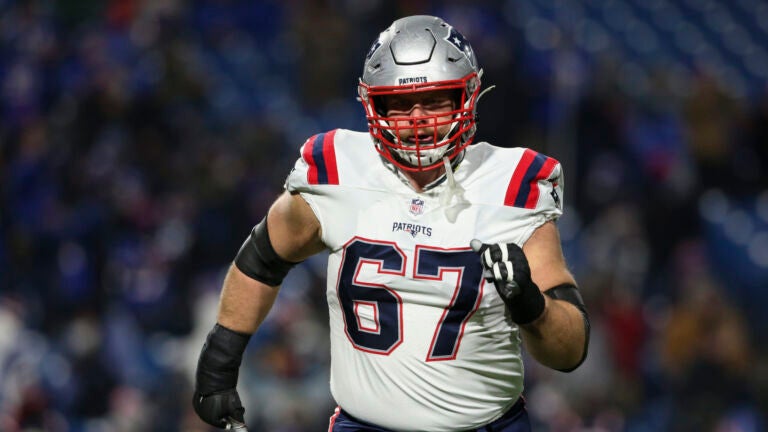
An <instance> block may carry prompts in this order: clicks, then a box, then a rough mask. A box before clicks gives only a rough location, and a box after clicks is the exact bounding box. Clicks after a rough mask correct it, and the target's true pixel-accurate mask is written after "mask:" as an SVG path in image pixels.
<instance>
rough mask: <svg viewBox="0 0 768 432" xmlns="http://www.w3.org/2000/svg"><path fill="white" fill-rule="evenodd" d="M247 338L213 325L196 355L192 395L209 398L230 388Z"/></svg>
mask: <svg viewBox="0 0 768 432" xmlns="http://www.w3.org/2000/svg"><path fill="white" fill-rule="evenodd" d="M250 338H251V336H250V335H248V334H243V333H239V332H236V331H233V330H230V329H228V328H226V327H224V326H222V325H220V324H218V323H217V324H216V325H215V326H214V327H213V329H212V330H211V331H210V332H209V333H208V337H207V338H206V341H205V345H203V349H202V351H201V352H200V358H199V360H198V363H197V372H196V374H195V392H196V393H199V394H201V395H209V394H213V393H216V392H221V391H226V390H229V389H234V388H235V387H236V386H237V380H238V375H239V370H240V363H241V362H242V357H243V353H244V352H245V348H246V346H247V345H248V341H249V340H250Z"/></svg>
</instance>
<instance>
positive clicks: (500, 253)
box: [469, 239, 545, 324]
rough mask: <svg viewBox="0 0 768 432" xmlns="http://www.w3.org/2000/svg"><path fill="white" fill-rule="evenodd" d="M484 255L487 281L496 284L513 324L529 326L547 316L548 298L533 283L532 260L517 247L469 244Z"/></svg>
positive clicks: (473, 241)
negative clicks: (546, 300) (544, 313)
mask: <svg viewBox="0 0 768 432" xmlns="http://www.w3.org/2000/svg"><path fill="white" fill-rule="evenodd" d="M469 245H470V246H471V247H472V250H474V251H475V252H477V253H479V254H480V262H481V263H482V265H483V269H484V276H485V279H486V280H487V281H489V282H493V285H494V286H495V287H496V291H498V293H499V296H500V297H501V299H502V300H504V303H505V304H506V305H507V309H509V313H510V316H511V318H512V321H514V322H515V323H517V324H528V323H530V322H532V321H534V320H536V318H538V317H540V316H541V314H542V312H544V306H545V300H544V295H543V294H542V293H541V290H539V287H538V286H537V285H536V283H534V282H533V280H532V279H531V269H530V267H529V266H528V258H526V257H525V254H524V253H523V250H522V249H521V248H520V246H518V245H516V244H514V243H495V244H485V243H483V242H481V241H480V240H477V239H474V240H472V241H471V242H470V244H469Z"/></svg>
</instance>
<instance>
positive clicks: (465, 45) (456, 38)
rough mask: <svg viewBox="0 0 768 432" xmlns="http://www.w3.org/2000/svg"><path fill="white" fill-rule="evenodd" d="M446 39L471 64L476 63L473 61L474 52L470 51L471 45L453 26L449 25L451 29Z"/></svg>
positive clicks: (474, 64)
mask: <svg viewBox="0 0 768 432" xmlns="http://www.w3.org/2000/svg"><path fill="white" fill-rule="evenodd" d="M446 40H447V41H448V42H450V43H451V44H453V46H455V47H456V48H457V49H458V50H459V51H461V52H462V53H464V55H465V56H467V59H468V60H469V63H470V64H472V66H476V65H477V64H476V63H475V52H474V51H472V46H470V45H469V42H468V41H467V39H465V38H464V35H462V34H461V33H459V32H457V31H456V29H455V28H453V27H451V31H450V32H449V33H448V37H447V38H446Z"/></svg>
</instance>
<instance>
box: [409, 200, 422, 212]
mask: <svg viewBox="0 0 768 432" xmlns="http://www.w3.org/2000/svg"><path fill="white" fill-rule="evenodd" d="M410 212H411V214H412V215H414V216H418V215H420V214H422V213H424V200H423V199H419V198H414V199H412V200H411V208H410Z"/></svg>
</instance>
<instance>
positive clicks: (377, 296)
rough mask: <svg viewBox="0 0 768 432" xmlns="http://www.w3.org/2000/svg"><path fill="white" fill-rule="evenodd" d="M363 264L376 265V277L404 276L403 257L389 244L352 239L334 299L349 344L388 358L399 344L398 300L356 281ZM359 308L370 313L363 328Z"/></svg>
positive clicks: (385, 290)
mask: <svg viewBox="0 0 768 432" xmlns="http://www.w3.org/2000/svg"><path fill="white" fill-rule="evenodd" d="M366 263H367V264H374V265H377V266H378V273H388V274H395V275H400V276H404V275H405V255H404V254H403V253H402V252H401V251H400V250H399V249H398V248H397V246H395V245H394V244H393V243H381V242H372V241H370V240H361V239H355V240H353V241H352V242H350V243H349V244H348V245H347V246H346V250H345V252H344V257H343V258H342V263H341V272H340V273H339V284H338V296H339V302H340V303H341V307H342V310H343V313H344V329H345V331H346V333H347V336H348V337H349V340H350V341H351V342H352V344H353V345H354V346H355V347H356V348H358V349H360V350H363V351H367V352H371V353H375V354H389V353H391V352H392V351H393V350H394V349H395V348H397V346H398V345H400V344H401V343H402V341H403V326H402V321H403V319H402V318H403V307H402V299H401V298H400V296H399V295H398V294H397V293H396V292H395V291H394V290H392V289H390V288H388V287H387V286H385V285H382V284H376V283H370V282H362V281H359V280H358V279H357V276H358V274H359V273H360V269H361V267H362V265H363V264H366ZM360 307H364V308H367V310H369V311H370V312H371V315H372V319H370V317H369V320H368V321H367V326H366V325H365V323H363V321H361V318H360V309H359V308H360Z"/></svg>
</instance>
